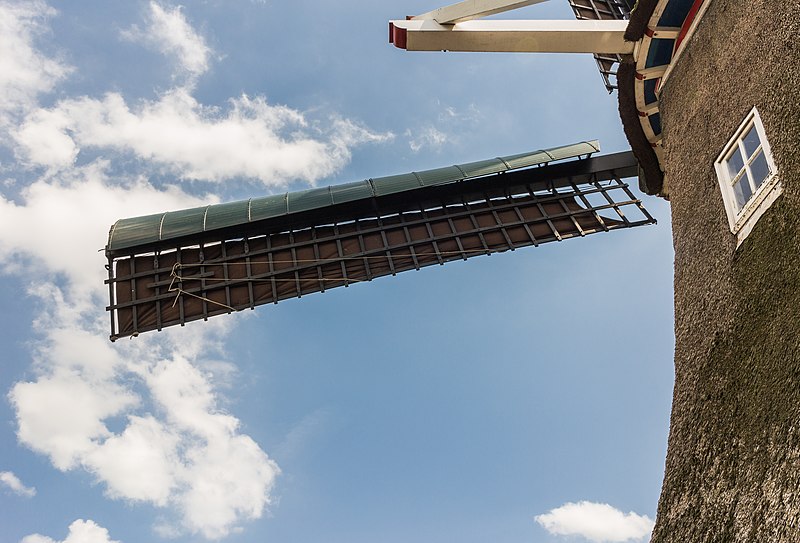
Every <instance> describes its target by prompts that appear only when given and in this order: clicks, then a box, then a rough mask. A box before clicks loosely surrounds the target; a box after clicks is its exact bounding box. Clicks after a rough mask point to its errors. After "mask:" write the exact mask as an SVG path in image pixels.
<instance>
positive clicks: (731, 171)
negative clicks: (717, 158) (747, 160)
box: [725, 146, 744, 180]
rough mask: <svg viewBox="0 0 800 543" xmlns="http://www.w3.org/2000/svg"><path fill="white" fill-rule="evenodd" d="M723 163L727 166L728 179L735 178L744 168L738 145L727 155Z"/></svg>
mask: <svg viewBox="0 0 800 543" xmlns="http://www.w3.org/2000/svg"><path fill="white" fill-rule="evenodd" d="M725 164H726V165H727V166H728V175H729V176H730V179H731V180H733V179H735V178H736V176H737V175H739V172H741V171H742V169H743V168H744V160H743V159H742V153H741V152H740V151H739V147H738V146H737V147H736V149H734V151H733V154H731V156H729V157H728V160H727V161H726V162H725Z"/></svg>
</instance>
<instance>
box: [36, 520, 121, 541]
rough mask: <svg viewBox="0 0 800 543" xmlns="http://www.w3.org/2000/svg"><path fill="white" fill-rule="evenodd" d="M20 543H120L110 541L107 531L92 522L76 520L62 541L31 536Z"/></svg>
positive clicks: (38, 535)
mask: <svg viewBox="0 0 800 543" xmlns="http://www.w3.org/2000/svg"><path fill="white" fill-rule="evenodd" d="M20 543H120V542H119V541H115V540H113V541H112V539H111V537H110V536H109V535H108V530H106V529H105V528H103V527H102V526H98V525H97V524H96V523H95V522H94V521H91V520H83V519H78V520H76V521H75V522H73V523H72V524H70V525H69V534H67V537H66V539H64V540H63V541H56V540H55V539H52V538H50V537H47V536H43V535H40V534H32V535H29V536H26V537H24V538H22V541H20Z"/></svg>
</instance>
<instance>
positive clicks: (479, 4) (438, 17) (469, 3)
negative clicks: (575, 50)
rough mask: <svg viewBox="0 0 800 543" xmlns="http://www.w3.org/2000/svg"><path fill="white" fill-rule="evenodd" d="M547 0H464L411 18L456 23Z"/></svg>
mask: <svg viewBox="0 0 800 543" xmlns="http://www.w3.org/2000/svg"><path fill="white" fill-rule="evenodd" d="M546 1H547V0H521V1H520V0H464V2H458V3H457V4H452V5H450V6H445V7H442V8H438V9H435V10H433V11H429V12H427V13H423V14H422V15H417V16H415V17H411V19H431V20H434V21H436V22H437V23H439V24H443V25H445V24H455V23H463V22H464V21H470V20H472V19H480V18H481V17H488V16H489V15H496V14H498V13H503V12H505V11H510V10H512V9H517V8H523V7H525V6H530V5H533V4H540V3H542V2H546Z"/></svg>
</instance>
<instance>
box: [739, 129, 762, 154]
mask: <svg viewBox="0 0 800 543" xmlns="http://www.w3.org/2000/svg"><path fill="white" fill-rule="evenodd" d="M742 142H743V143H744V148H745V150H746V151H747V157H748V158H750V157H751V156H753V153H755V152H756V149H758V146H759V145H761V140H760V139H759V138H758V132H757V131H756V127H755V125H753V126H751V127H750V130H748V131H747V134H745V135H744V138H743V140H742Z"/></svg>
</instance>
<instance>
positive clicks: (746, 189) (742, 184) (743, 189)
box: [733, 175, 753, 209]
mask: <svg viewBox="0 0 800 543" xmlns="http://www.w3.org/2000/svg"><path fill="white" fill-rule="evenodd" d="M733 193H734V194H735V195H736V206H737V208H738V209H742V208H743V207H744V204H746V203H747V201H748V200H749V199H750V196H752V195H753V191H751V190H750V183H749V182H748V181H747V176H746V175H743V176H742V178H741V179H739V180H738V181H737V182H736V183H735V184H734V185H733Z"/></svg>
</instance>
